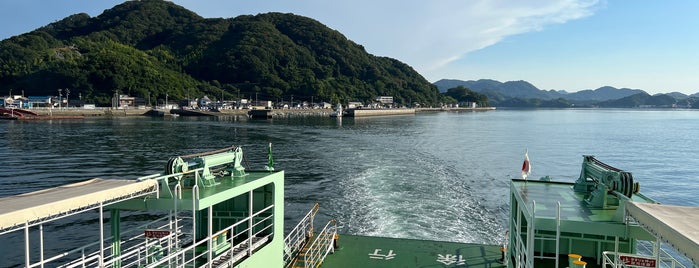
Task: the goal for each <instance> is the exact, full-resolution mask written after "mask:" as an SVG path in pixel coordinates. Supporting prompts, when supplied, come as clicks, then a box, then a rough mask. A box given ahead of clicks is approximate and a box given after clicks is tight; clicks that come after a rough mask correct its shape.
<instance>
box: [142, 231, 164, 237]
mask: <svg viewBox="0 0 699 268" xmlns="http://www.w3.org/2000/svg"><path fill="white" fill-rule="evenodd" d="M143 235H144V236H145V237H146V238H163V237H166V236H168V235H170V230H146V231H145V232H144V233H143Z"/></svg>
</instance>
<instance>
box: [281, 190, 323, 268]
mask: <svg viewBox="0 0 699 268" xmlns="http://www.w3.org/2000/svg"><path fill="white" fill-rule="evenodd" d="M318 207H319V206H318V203H315V204H314V205H313V208H311V210H310V211H308V213H306V216H304V217H303V218H302V219H301V221H299V223H298V224H297V225H296V227H294V229H292V230H291V232H289V234H288V235H287V236H286V238H284V264H285V265H289V264H290V263H291V262H292V261H293V259H294V257H295V255H296V254H297V253H298V252H299V251H300V250H301V248H303V246H304V245H305V244H306V243H307V242H308V239H310V238H311V237H312V236H313V219H314V218H315V215H316V213H318Z"/></svg>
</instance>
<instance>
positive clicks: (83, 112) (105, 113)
mask: <svg viewBox="0 0 699 268" xmlns="http://www.w3.org/2000/svg"><path fill="white" fill-rule="evenodd" d="M495 109H496V108H495V107H482V108H416V109H415V113H427V112H459V111H492V110H495ZM27 110H28V111H32V112H34V113H37V114H38V115H39V116H54V117H65V116H83V117H130V116H154V115H152V114H151V113H153V111H160V112H162V113H163V114H165V115H169V114H170V111H163V110H155V109H111V108H105V109H79V108H64V109H27ZM188 111H195V112H197V113H199V114H201V115H202V116H231V115H235V116H237V115H243V116H247V115H248V111H249V110H247V109H226V110H219V111H206V110H188ZM332 112H333V109H274V110H272V111H271V114H272V117H283V116H289V115H304V116H330V114H331V113H332Z"/></svg>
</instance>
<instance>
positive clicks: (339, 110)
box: [330, 103, 344, 117]
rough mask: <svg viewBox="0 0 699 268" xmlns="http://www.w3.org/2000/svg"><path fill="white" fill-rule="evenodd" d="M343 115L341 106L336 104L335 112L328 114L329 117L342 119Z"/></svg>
mask: <svg viewBox="0 0 699 268" xmlns="http://www.w3.org/2000/svg"><path fill="white" fill-rule="evenodd" d="M343 113H344V111H343V110H342V104H339V103H338V104H337V105H336V106H335V110H334V111H333V112H332V113H330V117H342V116H343Z"/></svg>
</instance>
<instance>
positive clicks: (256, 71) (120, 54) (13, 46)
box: [0, 0, 442, 104]
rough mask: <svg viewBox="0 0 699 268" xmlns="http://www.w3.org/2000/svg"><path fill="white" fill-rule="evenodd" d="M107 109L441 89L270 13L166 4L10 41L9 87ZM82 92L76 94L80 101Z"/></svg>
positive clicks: (1, 50)
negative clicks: (127, 98)
mask: <svg viewBox="0 0 699 268" xmlns="http://www.w3.org/2000/svg"><path fill="white" fill-rule="evenodd" d="M59 88H70V89H71V92H72V94H71V96H77V93H78V92H79V93H80V95H81V96H82V97H83V99H86V100H88V101H95V102H97V103H101V104H106V103H108V102H109V98H110V97H111V96H112V95H113V94H115V93H116V92H119V93H122V94H130V95H133V96H136V97H142V98H144V99H150V98H153V100H154V101H155V99H156V98H157V99H164V98H165V94H169V96H170V97H171V98H186V97H195V96H201V95H204V94H206V95H209V96H211V97H213V98H219V97H223V98H225V99H233V98H236V97H238V96H239V97H247V96H253V95H255V94H256V93H257V95H258V96H259V97H260V98H261V99H269V100H278V99H287V100H288V99H289V98H290V97H291V96H294V98H295V99H296V100H311V98H315V100H316V101H318V100H323V101H331V102H340V101H350V100H360V101H367V100H370V99H372V98H374V97H376V96H381V95H389V96H393V97H394V100H395V101H396V102H398V103H401V104H407V103H408V102H418V103H423V104H436V103H438V102H440V101H441V100H442V96H441V95H440V94H439V92H438V90H437V88H436V87H435V86H434V85H431V84H430V83H429V82H428V81H427V80H425V79H424V78H423V77H422V76H421V75H420V74H418V73H417V72H415V70H413V69H412V68H411V67H410V66H408V65H406V64H404V63H402V62H400V61H397V60H395V59H391V58H385V57H376V56H373V55H371V54H368V53H367V52H366V51H365V50H364V48H363V47H362V46H361V45H358V44H356V43H354V42H352V41H350V40H348V39H347V38H346V37H345V36H343V35H342V34H341V33H339V32H337V31H335V30H332V29H329V28H328V27H326V26H325V25H323V24H321V23H320V22H318V21H315V20H313V19H310V18H305V17H301V16H297V15H293V14H281V13H268V14H261V15H256V16H239V17H236V18H232V19H220V18H219V19H205V18H202V17H200V16H198V15H197V14H195V13H193V12H191V11H189V10H187V9H185V8H183V7H180V6H178V5H175V4H173V3H171V2H167V1H160V0H142V1H127V2H125V3H123V4H120V5H118V6H116V7H114V8H112V9H109V10H106V11H105V12H104V13H102V14H101V15H99V16H97V17H94V18H91V17H89V16H88V15H87V14H76V15H73V16H70V17H67V18H65V19H63V20H61V21H58V22H55V23H52V24H50V25H47V26H45V27H42V28H39V29H37V30H35V31H32V32H29V33H26V34H23V35H19V36H15V37H12V38H9V39H6V40H3V41H1V42H0V90H4V91H7V90H9V89H13V90H15V91H14V92H19V91H20V90H24V91H25V93H26V94H27V95H56V93H57V92H56V90H57V89H59ZM73 94H75V95H73Z"/></svg>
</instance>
